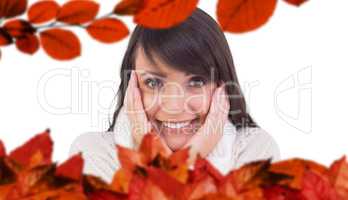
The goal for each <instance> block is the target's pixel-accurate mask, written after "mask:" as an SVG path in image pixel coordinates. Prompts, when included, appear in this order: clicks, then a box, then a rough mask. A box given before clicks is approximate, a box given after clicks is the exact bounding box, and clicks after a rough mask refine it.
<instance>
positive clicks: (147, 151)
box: [139, 129, 170, 163]
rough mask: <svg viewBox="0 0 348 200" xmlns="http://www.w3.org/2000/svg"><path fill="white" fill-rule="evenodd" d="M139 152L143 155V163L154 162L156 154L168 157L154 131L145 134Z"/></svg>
mask: <svg viewBox="0 0 348 200" xmlns="http://www.w3.org/2000/svg"><path fill="white" fill-rule="evenodd" d="M139 151H140V152H141V153H142V154H143V155H144V159H145V163H148V162H150V161H152V160H154V159H155V157H156V156H157V155H158V154H160V155H161V156H163V157H169V156H170V154H169V153H168V152H167V151H166V149H165V147H164V146H163V143H162V142H161V140H160V137H159V135H158V134H157V133H156V132H155V131H154V129H152V130H151V131H150V132H149V133H147V134H145V136H144V137H143V140H142V141H141V144H140V147H139Z"/></svg>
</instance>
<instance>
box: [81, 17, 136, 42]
mask: <svg viewBox="0 0 348 200" xmlns="http://www.w3.org/2000/svg"><path fill="white" fill-rule="evenodd" d="M87 31H88V33H89V34H90V35H91V36H92V37H93V38H94V39H96V40H98V41H100V42H104V43H112V42H117V41H119V40H121V39H123V38H124V37H126V36H127V35H128V34H129V31H128V28H127V26H126V25H125V24H124V23H123V22H122V21H120V20H118V19H114V18H106V19H99V20H96V21H94V22H92V23H91V24H90V25H88V27H87Z"/></svg>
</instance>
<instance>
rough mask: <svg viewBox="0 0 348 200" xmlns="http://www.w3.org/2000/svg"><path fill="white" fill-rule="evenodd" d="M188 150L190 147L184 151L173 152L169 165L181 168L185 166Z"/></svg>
mask: <svg viewBox="0 0 348 200" xmlns="http://www.w3.org/2000/svg"><path fill="white" fill-rule="evenodd" d="M189 149H190V147H187V148H185V149H180V150H178V151H175V152H173V154H172V155H170V157H169V161H170V163H171V165H174V166H182V165H184V164H186V163H187V159H188V158H189Z"/></svg>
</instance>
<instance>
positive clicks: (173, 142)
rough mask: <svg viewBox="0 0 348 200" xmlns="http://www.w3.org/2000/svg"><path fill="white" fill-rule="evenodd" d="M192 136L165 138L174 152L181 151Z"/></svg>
mask: <svg viewBox="0 0 348 200" xmlns="http://www.w3.org/2000/svg"><path fill="white" fill-rule="evenodd" d="M191 137H192V136H190V135H179V136H170V135H169V136H163V139H164V141H165V142H166V143H167V145H168V147H169V148H170V149H171V150H172V151H177V150H179V149H181V148H182V147H183V146H184V145H185V144H186V143H187V142H188V141H189V139H190V138H191Z"/></svg>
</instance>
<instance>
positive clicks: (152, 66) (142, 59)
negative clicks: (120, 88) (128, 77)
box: [135, 48, 190, 76]
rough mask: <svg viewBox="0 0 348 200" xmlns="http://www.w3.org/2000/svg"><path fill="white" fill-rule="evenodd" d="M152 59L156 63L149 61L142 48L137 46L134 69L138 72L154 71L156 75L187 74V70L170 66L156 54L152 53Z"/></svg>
mask: <svg viewBox="0 0 348 200" xmlns="http://www.w3.org/2000/svg"><path fill="white" fill-rule="evenodd" d="M153 59H154V60H155V62H156V63H151V61H150V59H148V58H147V57H146V55H145V53H144V51H143V49H142V48H139V49H138V50H137V52H136V56H135V69H136V70H139V72H143V71H148V72H156V73H158V75H163V76H169V75H173V74H175V75H176V76H178V75H179V76H188V75H190V74H189V73H187V72H182V71H179V70H177V69H174V68H173V67H170V66H169V65H167V64H166V63H164V62H162V61H161V60H160V59H159V58H158V57H157V56H156V55H153Z"/></svg>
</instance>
